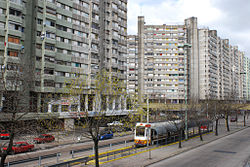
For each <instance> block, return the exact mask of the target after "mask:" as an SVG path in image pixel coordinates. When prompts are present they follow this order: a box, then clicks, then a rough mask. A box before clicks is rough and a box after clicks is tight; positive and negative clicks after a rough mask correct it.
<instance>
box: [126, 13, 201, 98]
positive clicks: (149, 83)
mask: <svg viewBox="0 0 250 167" xmlns="http://www.w3.org/2000/svg"><path fill="white" fill-rule="evenodd" d="M138 24H139V25H138V32H139V33H138V36H135V35H131V36H129V37H128V48H129V54H128V59H127V63H128V71H127V72H128V82H127V83H128V90H129V92H133V93H135V92H137V91H138V93H140V92H142V94H143V96H144V97H143V98H144V99H145V98H146V96H147V97H148V98H149V99H150V100H151V101H161V102H171V103H184V101H185V98H187V96H189V92H191V89H194V88H193V86H189V87H188V85H189V84H190V83H191V82H193V84H194V85H196V83H198V82H197V79H198V77H199V76H198V75H197V74H198V71H196V72H195V73H192V74H191V75H189V77H188V71H190V70H194V69H195V68H197V67H198V64H197V63H195V61H196V60H197V58H194V56H190V59H192V60H190V62H189V63H192V64H195V65H194V66H195V68H193V69H191V68H190V69H189V67H191V66H188V62H187V54H188V53H190V55H191V54H192V55H195V54H196V53H197V51H196V50H192V48H191V47H190V46H191V45H192V43H193V45H194V46H195V45H197V42H196V41H194V39H193V38H192V37H193V36H190V40H189V42H190V43H189V44H188V43H187V42H188V39H187V38H188V37H187V31H192V32H193V29H192V28H193V27H195V18H190V19H187V23H186V24H187V25H186V24H183V25H165V24H164V25H145V24H144V17H142V16H139V17H138ZM191 25H192V26H191ZM189 26H191V27H190V28H189ZM187 27H188V28H187ZM187 29H188V30H187ZM194 34H196V37H195V39H198V38H197V33H194ZM140 41H142V42H140ZM196 49H197V47H196ZM140 65H141V66H140ZM192 67H193V66H192ZM140 69H141V71H139V70H140ZM188 78H189V79H188ZM191 78H192V79H191ZM140 84H141V86H140ZM196 90H197V89H196ZM192 92H193V94H195V92H197V91H192Z"/></svg>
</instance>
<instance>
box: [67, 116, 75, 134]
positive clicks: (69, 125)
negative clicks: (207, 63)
mask: <svg viewBox="0 0 250 167" xmlns="http://www.w3.org/2000/svg"><path fill="white" fill-rule="evenodd" d="M74 121H75V120H74V119H71V118H65V119H64V130H66V131H72V130H74Z"/></svg>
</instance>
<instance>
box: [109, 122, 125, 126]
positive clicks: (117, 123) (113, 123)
mask: <svg viewBox="0 0 250 167" xmlns="http://www.w3.org/2000/svg"><path fill="white" fill-rule="evenodd" d="M107 125H108V126H122V125H123V123H121V122H119V121H113V122H111V123H107Z"/></svg>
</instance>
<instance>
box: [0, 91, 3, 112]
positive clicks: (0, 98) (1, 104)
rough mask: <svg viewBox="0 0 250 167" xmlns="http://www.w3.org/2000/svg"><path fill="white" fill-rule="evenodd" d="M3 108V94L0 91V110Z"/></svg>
mask: <svg viewBox="0 0 250 167" xmlns="http://www.w3.org/2000/svg"><path fill="white" fill-rule="evenodd" d="M2 108H3V94H2V93H0V111H2Z"/></svg>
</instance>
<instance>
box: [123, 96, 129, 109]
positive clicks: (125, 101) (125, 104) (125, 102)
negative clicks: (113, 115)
mask: <svg viewBox="0 0 250 167" xmlns="http://www.w3.org/2000/svg"><path fill="white" fill-rule="evenodd" d="M123 99H124V110H128V108H127V98H123Z"/></svg>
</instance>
